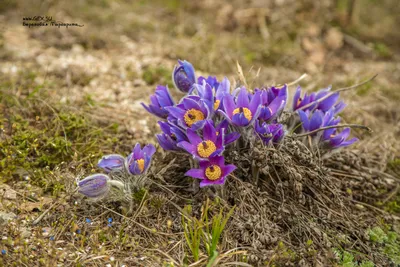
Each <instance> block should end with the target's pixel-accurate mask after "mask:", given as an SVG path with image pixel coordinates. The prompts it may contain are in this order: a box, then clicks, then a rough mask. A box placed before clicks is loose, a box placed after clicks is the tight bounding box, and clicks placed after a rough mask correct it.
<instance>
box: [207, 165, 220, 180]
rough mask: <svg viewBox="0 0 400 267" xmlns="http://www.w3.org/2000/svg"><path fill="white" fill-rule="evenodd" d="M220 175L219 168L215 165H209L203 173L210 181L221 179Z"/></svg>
mask: <svg viewBox="0 0 400 267" xmlns="http://www.w3.org/2000/svg"><path fill="white" fill-rule="evenodd" d="M221 174H222V171H221V168H220V167H219V166H217V165H211V166H209V167H207V169H206V171H205V175H206V177H207V179H208V180H211V181H215V180H218V179H219V178H221Z"/></svg>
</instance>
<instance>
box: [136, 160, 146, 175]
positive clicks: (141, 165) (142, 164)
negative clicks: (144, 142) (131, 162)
mask: <svg viewBox="0 0 400 267" xmlns="http://www.w3.org/2000/svg"><path fill="white" fill-rule="evenodd" d="M136 162H137V164H138V167H139V170H140V172H143V171H144V159H137V160H136Z"/></svg>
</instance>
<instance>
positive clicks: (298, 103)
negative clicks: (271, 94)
mask: <svg viewBox="0 0 400 267" xmlns="http://www.w3.org/2000/svg"><path fill="white" fill-rule="evenodd" d="M301 101H303V99H301V97H299V99H297V103H296V107H298V106H299V105H300V103H301Z"/></svg>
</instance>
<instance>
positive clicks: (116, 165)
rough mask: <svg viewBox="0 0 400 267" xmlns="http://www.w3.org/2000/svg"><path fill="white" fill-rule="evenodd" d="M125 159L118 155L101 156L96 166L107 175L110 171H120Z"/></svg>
mask: <svg viewBox="0 0 400 267" xmlns="http://www.w3.org/2000/svg"><path fill="white" fill-rule="evenodd" d="M124 164H125V158H124V157H123V156H121V155H118V154H111V155H105V156H103V157H102V158H101V159H100V160H99V162H98V163H97V166H98V167H100V168H102V169H103V170H104V171H106V172H107V173H108V172H110V171H112V170H121V169H123V168H124Z"/></svg>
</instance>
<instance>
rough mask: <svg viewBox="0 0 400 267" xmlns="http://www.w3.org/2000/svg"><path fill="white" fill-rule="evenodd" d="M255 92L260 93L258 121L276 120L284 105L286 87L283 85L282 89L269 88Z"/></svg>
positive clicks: (286, 93)
mask: <svg viewBox="0 0 400 267" xmlns="http://www.w3.org/2000/svg"><path fill="white" fill-rule="evenodd" d="M255 91H256V92H258V91H261V104H262V107H261V111H260V115H259V117H258V119H259V120H262V121H271V120H272V119H274V118H276V117H277V116H278V115H279V114H280V112H281V111H282V110H283V108H284V107H285V105H286V100H287V95H288V92H287V86H286V85H284V86H283V87H282V88H278V87H270V88H267V89H262V90H258V89H256V90H255Z"/></svg>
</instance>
